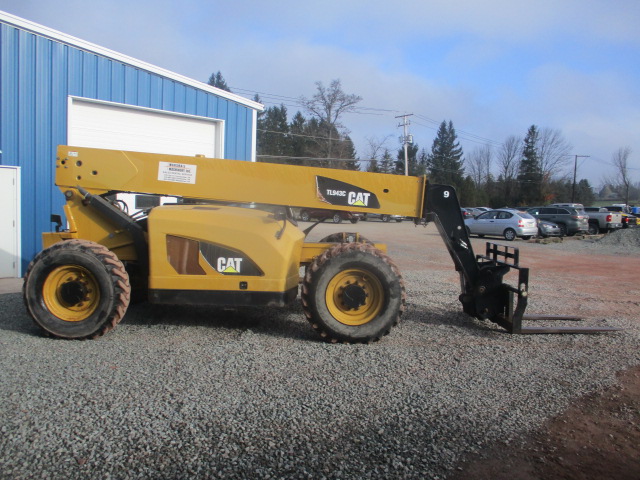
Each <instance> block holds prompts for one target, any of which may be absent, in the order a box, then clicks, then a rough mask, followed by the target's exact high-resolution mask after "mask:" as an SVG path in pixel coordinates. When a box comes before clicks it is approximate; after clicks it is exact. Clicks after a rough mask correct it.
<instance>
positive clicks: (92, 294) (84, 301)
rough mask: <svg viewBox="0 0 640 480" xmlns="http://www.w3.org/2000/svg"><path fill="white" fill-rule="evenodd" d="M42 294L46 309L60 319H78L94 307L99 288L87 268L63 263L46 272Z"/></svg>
mask: <svg viewBox="0 0 640 480" xmlns="http://www.w3.org/2000/svg"><path fill="white" fill-rule="evenodd" d="M42 297H43V299H44V303H45V305H46V306H47V308H48V309H49V311H50V312H51V313H52V314H54V315H55V316H56V317H58V318H59V319H61V320H65V321H67V322H80V321H82V320H86V319H87V318H88V317H89V316H91V314H92V313H93V312H94V311H95V310H96V307H97V306H98V303H99V302H100V290H99V289H98V283H97V281H96V279H95V277H94V276H93V274H91V272H89V270H87V269H86V268H84V267H80V266H78V265H65V266H62V267H57V268H55V269H54V270H52V271H51V273H49V275H48V276H47V279H46V280H45V281H44V285H43V287H42Z"/></svg>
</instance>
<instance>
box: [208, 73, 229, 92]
mask: <svg viewBox="0 0 640 480" xmlns="http://www.w3.org/2000/svg"><path fill="white" fill-rule="evenodd" d="M207 83H208V84H209V85H211V86H212V87H216V88H219V89H220V90H225V91H227V92H230V91H231V89H230V88H229V86H228V85H227V82H226V81H225V79H224V77H223V76H222V73H220V70H218V71H217V72H216V73H212V74H211V76H210V77H209V81H208V82H207Z"/></svg>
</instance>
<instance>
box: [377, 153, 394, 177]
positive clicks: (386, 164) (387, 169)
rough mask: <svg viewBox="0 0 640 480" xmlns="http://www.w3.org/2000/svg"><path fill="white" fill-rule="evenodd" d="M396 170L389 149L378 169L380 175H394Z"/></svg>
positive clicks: (383, 155)
mask: <svg viewBox="0 0 640 480" xmlns="http://www.w3.org/2000/svg"><path fill="white" fill-rule="evenodd" d="M394 168H395V165H394V162H393V159H392V158H391V152H390V151H389V149H388V148H385V149H384V153H383V154H382V159H381V160H380V163H379V165H378V169H379V171H380V173H393V171H394Z"/></svg>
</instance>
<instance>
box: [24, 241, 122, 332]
mask: <svg viewBox="0 0 640 480" xmlns="http://www.w3.org/2000/svg"><path fill="white" fill-rule="evenodd" d="M22 293H23V298H24V303H25V306H26V307H27V310H28V312H29V314H30V315H31V317H32V318H33V320H34V321H35V322H36V324H37V325H39V326H40V327H41V328H42V329H43V330H44V332H46V333H47V334H49V335H52V336H55V337H60V338H73V339H85V338H96V337H100V336H102V335H104V334H105V333H106V332H108V331H109V330H111V329H113V328H115V326H116V325H117V324H118V323H119V322H120V320H122V317H124V314H125V313H126V311H127V307H128V306H129V299H130V294H131V287H130V285H129V276H128V274H127V271H126V270H125V267H124V265H123V264H122V262H121V261H120V260H119V259H118V257H117V256H116V255H115V254H114V253H113V252H111V251H110V250H109V249H107V248H106V247H104V246H103V245H100V244H97V243H94V242H90V241H88V240H77V239H74V240H66V241H63V242H58V243H56V244H54V245H52V246H51V247H49V248H47V249H45V250H43V251H42V252H40V253H39V254H38V255H36V257H35V258H34V259H33V261H32V262H31V264H30V265H29V268H28V269H27V273H26V275H25V279H24V284H23V287H22Z"/></svg>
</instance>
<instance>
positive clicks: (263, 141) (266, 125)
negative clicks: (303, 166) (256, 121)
mask: <svg viewBox="0 0 640 480" xmlns="http://www.w3.org/2000/svg"><path fill="white" fill-rule="evenodd" d="M260 126H261V127H262V128H261V130H260V132H258V133H259V143H258V145H259V154H260V155H272V156H276V157H282V158H280V159H277V158H275V159H269V160H268V161H275V160H278V163H288V162H287V159H286V158H285V157H289V156H291V141H290V137H289V124H288V123H287V107H285V106H284V105H280V106H279V107H277V106H273V107H269V108H267V110H266V111H265V114H264V116H263V118H262V119H261V120H260Z"/></svg>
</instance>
